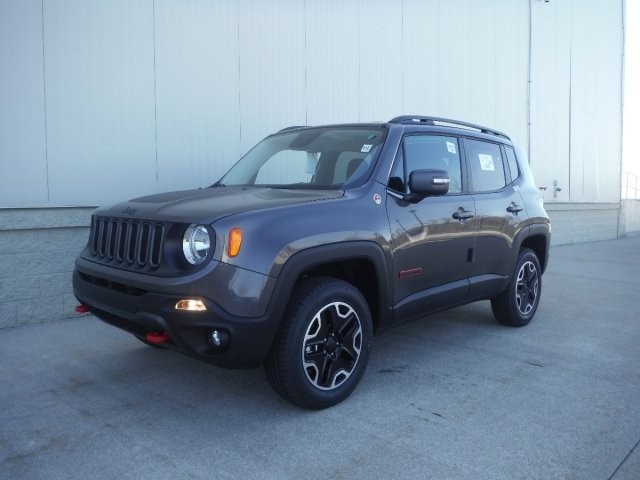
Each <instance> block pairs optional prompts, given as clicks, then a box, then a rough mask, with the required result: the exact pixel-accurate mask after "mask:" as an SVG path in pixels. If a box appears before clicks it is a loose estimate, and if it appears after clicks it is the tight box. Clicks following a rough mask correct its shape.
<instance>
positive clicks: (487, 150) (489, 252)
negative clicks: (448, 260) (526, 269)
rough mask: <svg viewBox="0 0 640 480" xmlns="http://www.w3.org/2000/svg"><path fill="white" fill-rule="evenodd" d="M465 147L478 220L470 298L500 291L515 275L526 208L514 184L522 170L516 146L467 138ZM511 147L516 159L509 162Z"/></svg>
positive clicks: (464, 142) (464, 141) (511, 153)
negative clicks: (515, 244)
mask: <svg viewBox="0 0 640 480" xmlns="http://www.w3.org/2000/svg"><path fill="white" fill-rule="evenodd" d="M463 146H464V151H465V157H466V160H467V165H468V169H469V187H470V191H471V193H472V195H473V199H474V201H475V206H476V219H477V222H478V237H477V239H476V245H475V250H474V258H473V263H472V267H471V272H470V282H471V287H470V288H471V289H470V292H469V297H470V298H478V297H482V296H485V295H493V294H495V293H498V291H499V290H500V288H501V286H502V285H504V281H505V279H506V278H507V277H508V276H510V275H511V268H512V258H513V241H514V238H515V235H516V233H517V231H518V230H519V229H520V227H521V222H522V220H523V219H524V218H525V211H524V206H523V204H522V199H521V197H520V192H519V191H518V187H517V186H516V185H515V184H514V180H515V179H517V177H518V175H519V172H518V171H517V163H516V162H515V155H513V149H512V148H511V147H510V146H505V145H503V144H500V143H493V142H488V141H484V140H478V139H469V138H465V139H464V140H463ZM507 149H508V152H509V154H510V155H513V162H509V155H508V154H507ZM512 170H515V171H513V172H512Z"/></svg>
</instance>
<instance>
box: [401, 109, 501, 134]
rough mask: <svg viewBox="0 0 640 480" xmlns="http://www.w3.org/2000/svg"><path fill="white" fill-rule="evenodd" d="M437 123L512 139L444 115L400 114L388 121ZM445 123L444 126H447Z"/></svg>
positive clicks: (408, 123) (480, 126)
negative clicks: (443, 116)
mask: <svg viewBox="0 0 640 480" xmlns="http://www.w3.org/2000/svg"><path fill="white" fill-rule="evenodd" d="M436 122H437V123H445V124H447V125H451V126H453V127H456V126H457V127H464V128H471V129H474V130H478V131H480V132H482V133H487V134H489V135H497V136H499V137H504V138H506V139H507V140H511V139H510V138H509V137H508V136H507V135H506V134H504V133H502V132H499V131H498V130H494V129H492V128H487V127H483V126H482V125H476V124H474V123H468V122H461V121H460V120H453V119H451V118H442V117H425V116H423V115H400V116H399V117H395V118H392V119H391V120H389V122H388V123H401V124H403V125H411V124H415V123H418V124H425V125H435V124H436ZM447 125H444V126H447Z"/></svg>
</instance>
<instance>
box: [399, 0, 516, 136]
mask: <svg viewBox="0 0 640 480" xmlns="http://www.w3.org/2000/svg"><path fill="white" fill-rule="evenodd" d="M526 8H527V6H526V2H525V1H520V2H505V1H500V0H493V1H486V2H474V1H466V2H463V1H458V2H447V1H443V0H439V1H436V0H432V1H423V0H408V1H406V2H405V8H404V22H403V24H404V34H403V38H404V40H403V47H402V49H403V52H404V57H403V58H404V62H403V65H402V74H403V75H404V102H403V104H404V108H405V110H406V111H407V112H409V111H411V112H414V113H416V112H417V113H425V114H430V115H435V116H444V117H451V118H459V119H464V120H467V121H471V122H476V123H479V124H483V125H487V126H491V127H493V128H497V129H501V130H505V131H507V132H509V133H510V134H511V135H513V136H514V139H515V140H516V141H518V142H519V143H525V144H526V125H525V126H524V127H523V126H522V124H523V122H526V102H527V88H526V82H527V45H528V38H527V36H526V30H525V29H524V28H523V27H525V26H526V21H527V16H528V12H527V9H526ZM416 109H417V110H416ZM525 146H526V145H525Z"/></svg>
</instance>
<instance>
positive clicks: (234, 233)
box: [227, 228, 242, 257]
mask: <svg viewBox="0 0 640 480" xmlns="http://www.w3.org/2000/svg"><path fill="white" fill-rule="evenodd" d="M241 245H242V229H240V228H232V229H231V230H230V231H229V246H228V247H227V253H228V254H229V256H230V257H235V256H237V255H238V253H240V246H241Z"/></svg>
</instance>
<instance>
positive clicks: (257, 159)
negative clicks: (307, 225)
mask: <svg viewBox="0 0 640 480" xmlns="http://www.w3.org/2000/svg"><path fill="white" fill-rule="evenodd" d="M386 133H387V131H386V129H384V128H382V127H364V128H363V127H320V128H305V129H301V130H294V131H289V132H283V133H278V134H275V135H271V136H269V137H267V138H265V139H264V140H263V141H261V142H260V143H259V144H258V145H256V146H255V147H254V148H253V149H252V150H251V151H249V152H248V153H247V154H246V155H245V156H244V157H242V158H241V159H240V161H239V162H238V163H236V164H235V165H234V166H233V167H232V168H231V170H229V172H227V174H226V175H225V176H224V177H222V178H221V179H220V181H219V182H218V183H217V184H216V185H242V186H268V187H274V188H340V187H342V186H343V185H344V184H350V185H355V184H359V183H360V181H361V180H363V179H364V178H366V177H368V175H369V173H370V172H371V169H372V168H373V165H374V164H375V160H376V158H377V156H378V153H379V151H380V149H381V148H382V144H383V142H384V139H385V137H386Z"/></svg>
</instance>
